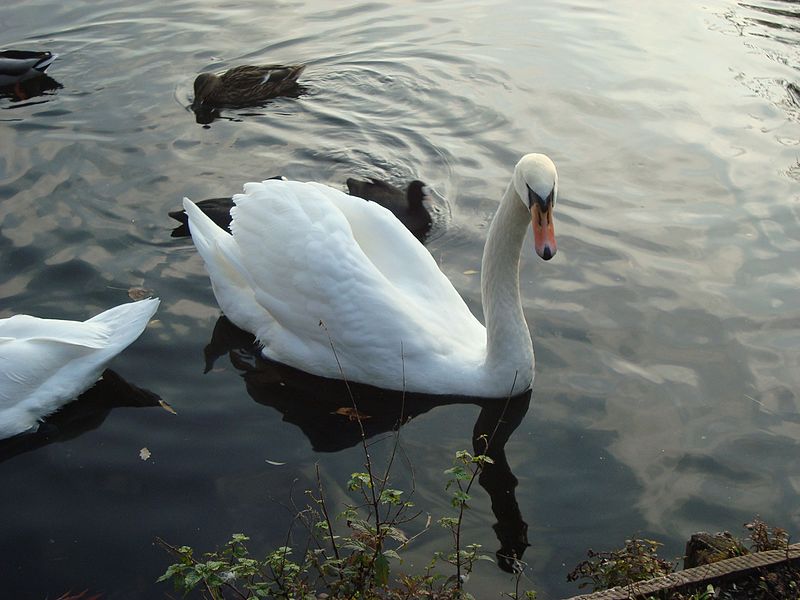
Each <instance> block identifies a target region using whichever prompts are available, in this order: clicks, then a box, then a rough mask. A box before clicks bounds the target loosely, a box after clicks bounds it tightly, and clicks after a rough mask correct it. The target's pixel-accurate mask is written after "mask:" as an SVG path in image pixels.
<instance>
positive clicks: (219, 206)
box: [167, 175, 286, 237]
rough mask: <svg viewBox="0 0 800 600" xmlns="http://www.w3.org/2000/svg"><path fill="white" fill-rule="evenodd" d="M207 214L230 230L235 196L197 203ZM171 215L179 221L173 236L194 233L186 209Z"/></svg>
mask: <svg viewBox="0 0 800 600" xmlns="http://www.w3.org/2000/svg"><path fill="white" fill-rule="evenodd" d="M269 179H286V178H285V177H284V176H283V175H276V176H274V177H270V178H269ZM196 204H197V206H198V207H199V208H200V210H202V211H203V212H204V213H205V214H206V216H208V217H209V218H210V219H211V220H212V221H214V223H216V224H217V226H218V227H222V228H223V229H225V230H226V231H228V232H230V225H231V209H232V208H233V198H232V197H231V196H223V197H220V198H207V199H205V200H200V201H199V202H197V203H196ZM167 214H168V215H169V216H170V217H172V218H173V219H175V220H176V221H178V223H180V225H178V226H177V227H176V228H175V229H173V230H172V234H171V236H172V237H189V236H191V235H192V233H191V232H190V231H189V221H188V219H187V218H186V211H185V210H183V209H180V210H172V211H170V212H169V213H167Z"/></svg>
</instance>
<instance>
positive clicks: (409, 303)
mask: <svg viewBox="0 0 800 600" xmlns="http://www.w3.org/2000/svg"><path fill="white" fill-rule="evenodd" d="M556 195H557V175H556V170H555V166H554V165H553V163H552V161H551V160H550V159H549V158H547V157H546V156H544V155H541V154H529V155H526V156H525V157H523V158H522V159H521V160H520V161H519V163H518V164H517V165H516V167H515V170H514V176H513V178H512V181H511V183H509V185H508V188H507V190H506V193H505V195H504V196H503V199H502V200H501V203H500V206H499V208H498V210H497V213H496V215H495V217H494V220H493V222H492V226H491V227H490V230H489V237H488V239H487V242H486V248H485V251H484V257H483V263H482V280H481V289H482V296H483V302H484V318H485V321H486V324H487V327H486V328H484V326H483V325H481V323H480V322H479V321H478V320H477V319H476V318H475V317H474V316H473V315H472V313H471V312H470V311H469V308H468V307H467V305H466V304H465V303H464V301H463V300H462V299H461V297H460V296H459V294H458V292H457V291H456V289H455V288H454V287H453V285H452V284H451V283H450V281H449V280H448V279H447V277H446V276H445V275H444V274H443V273H442V272H441V271H440V270H439V268H438V266H437V264H436V261H435V260H434V259H433V257H432V256H431V255H430V254H429V253H428V251H427V250H426V249H425V247H424V246H423V245H422V244H421V243H420V242H419V241H418V240H417V239H416V238H415V237H414V236H413V235H412V234H411V233H410V232H409V231H408V230H407V229H406V228H405V227H403V226H402V224H401V223H400V222H399V221H398V220H397V219H396V218H395V217H394V215H392V213H391V212H390V211H388V210H387V209H385V208H383V207H382V206H379V205H378V204H376V203H373V202H363V201H362V200H361V199H359V198H356V197H353V196H348V195H347V194H345V193H343V192H340V191H338V190H335V189H333V188H330V187H328V186H325V185H322V184H319V183H300V182H294V181H273V180H267V181H264V182H261V183H247V184H245V186H244V193H243V194H238V195H236V196H234V202H235V205H236V206H235V207H234V208H233V209H232V211H231V213H232V216H233V221H232V223H231V231H232V234H228V233H226V232H225V231H224V230H222V229H220V228H219V227H218V226H217V225H216V224H215V223H214V222H213V221H211V220H210V219H209V218H208V217H206V216H205V215H204V214H203V212H202V211H201V210H200V209H198V208H197V206H195V204H194V203H193V202H192V201H191V200H189V199H188V198H185V199H184V209H185V210H186V213H187V215H188V217H189V226H190V228H191V230H192V239H193V240H194V243H195V246H196V247H197V249H198V251H199V253H200V255H201V256H202V258H203V260H204V262H205V265H206V269H207V270H208V272H209V275H210V278H211V283H212V287H213V290H214V294H215V296H216V298H217V301H218V302H219V304H220V307H221V308H222V310H223V312H224V313H225V315H226V316H227V317H228V318H229V319H230V320H231V321H232V322H233V323H234V324H236V325H237V326H238V327H240V328H242V329H244V330H246V331H250V332H252V333H254V334H255V335H256V337H257V338H258V340H259V342H260V343H261V344H262V345H263V349H262V352H263V354H264V355H265V356H266V357H267V358H270V359H272V360H276V361H278V362H282V363H285V364H288V365H290V366H293V367H296V368H298V369H301V370H304V371H306V372H309V373H312V374H314V375H320V376H323V377H330V378H337V379H341V378H345V379H348V380H351V381H357V382H361V383H367V384H370V385H373V386H377V387H381V388H385V389H392V390H406V391H409V392H421V393H428V394H446V395H461V396H478V397H487V398H503V397H506V396H508V395H509V394H517V393H520V392H523V391H525V390H527V389H529V388H530V386H531V383H532V381H533V374H534V357H533V344H532V341H531V337H530V332H529V330H528V327H527V323H526V322H525V317H524V315H523V312H522V303H521V300H520V296H519V260H520V251H521V248H522V243H523V240H524V238H525V233H526V231H527V224H528V223H529V222H532V223H533V226H534V227H533V229H534V234H535V245H536V248H537V252H538V253H539V255H540V256H542V257H543V258H545V259H549V258H550V257H551V256H552V255H553V254H554V253H555V249H556V248H555V238H554V233H553V227H552V207H553V205H554V203H555V199H556Z"/></svg>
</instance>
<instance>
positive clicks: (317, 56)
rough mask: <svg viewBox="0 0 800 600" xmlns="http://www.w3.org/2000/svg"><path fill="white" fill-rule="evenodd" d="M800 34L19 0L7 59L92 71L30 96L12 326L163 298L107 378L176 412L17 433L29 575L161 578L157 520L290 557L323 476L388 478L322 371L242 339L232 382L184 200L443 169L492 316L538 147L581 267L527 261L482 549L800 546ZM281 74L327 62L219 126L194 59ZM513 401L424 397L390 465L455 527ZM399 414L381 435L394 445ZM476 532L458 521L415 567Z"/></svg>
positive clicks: (433, 4) (117, 590)
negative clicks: (494, 279) (283, 182)
mask: <svg viewBox="0 0 800 600" xmlns="http://www.w3.org/2000/svg"><path fill="white" fill-rule="evenodd" d="M798 42H800V9H798V5H797V4H796V3H794V2H782V1H778V0H753V1H752V2H751V3H744V2H741V3H736V2H726V1H723V0H710V1H709V2H705V3H697V2H694V1H690V0H676V1H672V2H660V3H654V2H648V3H643V2H640V1H638V0H615V1H612V2H608V1H600V0H577V1H569V2H566V1H561V2H559V1H556V0H545V1H542V2H535V3H534V2H530V3H522V2H504V1H502V0H492V1H487V2H483V3H469V2H456V1H440V2H437V1H426V2H409V1H406V2H398V3H379V2H344V3H341V2H339V3H326V2H321V1H312V0H309V1H302V0H298V1H285V2H259V3H252V4H249V3H245V2H238V1H236V0H234V1H232V2H225V3H218V2H204V1H202V0H198V1H188V0H179V1H176V2H172V3H169V4H161V3H157V2H154V1H152V0H144V1H143V2H137V3H129V2H118V1H105V2H102V3H83V2H65V3H61V2H53V1H51V0H37V1H31V0H26V1H25V2H20V1H18V0H11V5H10V6H6V8H5V10H4V11H3V15H2V17H0V46H2V47H3V48H23V49H24V48H31V49H49V50H51V51H53V52H57V53H58V54H60V58H59V59H58V60H57V61H56V62H55V63H54V64H53V65H52V66H51V67H50V69H49V71H48V72H49V74H50V75H51V76H52V77H53V79H55V80H56V81H57V82H58V83H60V84H61V86H63V87H61V88H59V89H54V90H51V91H50V92H49V93H48V94H47V95H44V96H38V97H35V98H30V99H28V100H25V101H16V102H15V101H12V100H11V99H8V98H6V99H0V140H2V145H0V265H1V266H0V317H5V316H9V315H11V314H14V313H17V312H24V313H29V314H34V315H39V316H49V317H54V318H71V319H84V318H87V317H89V316H90V315H93V314H96V313H97V312H100V311H101V310H102V309H104V308H106V307H109V306H112V305H115V304H119V303H122V302H125V301H127V300H128V290H129V289H130V288H133V287H140V288H146V289H148V290H153V293H154V294H155V295H157V296H159V297H160V298H161V300H162V304H161V308H160V310H159V313H158V315H157V321H156V322H154V323H153V324H152V325H151V326H150V327H149V328H148V330H147V331H146V332H145V334H144V335H143V336H142V337H141V338H140V339H139V340H138V341H137V342H136V343H135V344H134V345H133V346H131V347H130V348H129V349H128V350H127V351H126V352H125V353H123V354H122V355H121V356H119V357H118V358H117V359H115V360H114V361H113V363H112V365H111V366H112V367H113V368H114V370H115V371H117V372H118V373H119V374H120V375H121V376H122V377H124V378H125V379H127V380H128V381H130V382H131V383H133V384H135V385H137V386H140V387H142V388H145V389H147V390H150V391H152V392H154V393H155V394H158V395H159V396H160V397H161V398H163V399H164V400H165V401H166V402H168V403H169V405H171V406H172V408H173V409H174V410H175V411H176V412H177V415H174V414H170V413H169V412H167V411H166V410H163V409H161V408H158V407H152V408H124V407H121V408H115V409H113V410H110V411H100V412H97V411H95V412H94V413H92V415H90V416H89V417H87V418H85V419H84V420H83V421H80V422H79V424H78V425H76V426H74V427H69V426H67V425H63V426H61V427H60V428H59V426H54V427H55V429H54V432H53V433H52V435H51V436H50V438H48V439H47V440H45V441H51V442H52V443H46V444H45V443H42V444H31V445H30V446H25V445H24V444H23V445H21V446H20V445H19V444H17V445H16V446H14V447H11V448H9V447H7V445H6V446H4V447H3V450H2V451H3V454H2V457H3V458H5V460H3V462H2V463H0V478H2V482H3V485H2V487H0V511H1V512H0V514H2V515H3V516H2V518H1V519H0V557H2V561H1V563H2V565H1V566H0V576H1V577H2V582H3V594H4V595H6V594H7V597H9V598H44V597H50V598H54V597H58V596H59V595H60V594H62V593H64V592H66V591H68V590H73V591H80V590H83V589H89V590H90V591H92V592H95V593H102V594H103V598H115V599H116V598H155V597H160V596H162V595H163V594H164V593H165V592H167V591H169V588H168V587H167V586H165V585H163V584H158V585H157V584H155V579H156V578H157V577H158V576H159V575H160V574H161V573H162V572H163V570H164V569H165V568H166V566H167V565H168V564H169V562H170V557H169V556H168V555H167V554H166V553H164V552H163V551H162V550H161V549H159V548H157V547H156V546H154V545H153V539H154V538H155V537H156V536H160V537H162V538H164V539H166V540H167V541H169V542H172V543H176V544H189V545H192V546H195V547H196V548H198V549H200V550H208V549H212V548H214V547H215V546H218V545H220V544H222V543H223V542H224V541H225V540H227V539H228V537H229V535H230V534H231V533H234V532H240V531H243V532H246V533H248V534H249V535H250V536H251V537H252V539H253V541H252V543H251V547H252V549H253V550H255V551H257V552H263V551H266V550H267V549H269V548H274V547H276V546H279V545H283V544H284V543H285V540H286V536H287V531H288V529H289V524H290V521H291V518H292V515H293V509H292V508H291V506H292V501H293V500H292V499H293V498H294V501H295V502H296V503H298V504H301V505H303V504H304V503H305V499H304V497H303V490H305V489H307V488H310V487H314V486H315V485H316V482H315V475H314V472H315V465H317V464H318V465H319V467H320V471H321V473H322V478H323V481H324V484H325V486H326V488H327V490H328V493H329V499H330V501H331V502H333V503H334V504H336V506H337V507H339V508H341V506H342V503H343V502H344V501H345V498H346V497H347V492H346V490H345V484H346V481H347V478H348V476H349V474H350V473H351V472H353V471H359V470H362V463H363V456H362V451H361V450H360V448H359V446H358V444H357V443H356V442H357V436H355V437H354V436H353V424H352V422H349V421H348V420H347V416H346V415H340V414H335V407H333V408H328V405H327V404H324V403H323V402H322V400H321V399H320V401H319V402H320V406H315V404H314V402H315V397H316V396H317V395H320V396H321V395H322V391H319V390H315V389H311V390H306V391H305V396H303V394H301V393H300V392H295V391H290V392H287V393H284V394H282V393H281V389H282V388H283V386H280V384H279V383H276V381H275V380H271V381H264V382H261V383H263V384H264V388H263V389H261V388H259V387H258V382H254V380H253V377H252V376H245V377H243V373H249V371H247V370H246V368H247V365H251V364H252V360H249V359H248V357H247V356H246V355H245V354H244V353H242V352H234V353H232V354H231V355H230V357H231V358H229V356H228V355H227V354H226V353H225V352H224V349H223V350H220V351H219V352H218V354H222V356H220V357H219V358H218V359H217V361H216V363H215V365H214V368H213V369H212V370H211V371H210V372H209V373H207V374H204V373H203V370H204V364H205V359H204V348H205V346H206V345H207V344H208V343H209V340H211V337H212V332H213V331H214V327H215V323H216V322H217V318H218V317H219V309H218V307H217V304H216V302H215V299H214V297H213V294H212V292H211V287H210V285H209V281H208V278H207V276H206V274H205V271H204V268H203V264H202V262H201V260H200V257H199V256H198V255H197V253H196V251H195V249H194V247H193V246H192V244H191V243H190V242H189V241H188V240H186V239H173V238H171V237H170V229H171V227H172V224H171V223H170V220H169V218H168V217H167V215H166V213H167V211H169V210H174V209H175V208H177V207H178V206H179V204H180V200H181V198H182V197H183V196H189V197H191V198H193V199H196V200H197V199H202V198H207V197H213V196H224V195H230V194H231V193H234V192H236V191H238V190H239V189H240V186H241V184H242V183H243V182H245V181H249V180H255V179H259V180H260V179H263V178H265V177H268V176H271V175H275V174H279V173H280V174H284V175H286V176H288V177H291V178H295V179H301V180H310V179H313V180H317V181H322V182H326V183H329V184H331V185H334V186H337V187H342V188H343V186H344V181H345V179H346V178H347V177H351V176H380V177H384V178H387V179H389V180H391V181H393V182H395V183H400V182H403V181H405V180H408V179H411V178H414V177H416V178H420V179H423V180H424V181H426V182H428V183H429V184H430V185H432V186H433V187H434V188H435V189H436V191H437V192H438V193H439V194H440V195H441V197H442V198H443V199H446V200H442V201H441V202H440V203H439V212H438V214H437V226H436V229H435V231H434V234H433V235H432V236H431V239H430V241H429V244H428V247H429V249H430V251H431V252H432V254H433V255H434V256H435V257H436V259H437V261H438V262H439V264H440V265H441V267H442V269H443V270H444V272H445V273H446V274H447V275H448V276H449V277H450V278H451V280H452V281H453V283H454V285H455V286H456V287H457V289H458V290H459V291H460V292H461V293H462V294H463V296H464V297H465V299H466V300H467V302H468V304H469V305H470V307H471V308H473V310H475V311H476V313H478V314H480V286H479V274H478V273H477V271H478V269H479V268H480V257H481V252H482V245H483V240H484V238H485V235H486V231H487V225H488V222H489V220H490V218H491V216H492V214H493V211H494V209H495V207H496V205H497V201H498V199H499V197H500V195H501V193H502V191H503V190H504V188H505V185H506V183H507V181H508V178H509V176H510V174H511V170H512V167H513V164H514V163H515V162H516V160H517V159H518V158H519V156H521V155H522V154H524V153H526V152H531V151H539V152H545V153H547V154H549V155H550V156H551V157H552V158H553V159H554V161H555V162H556V164H557V165H558V168H559V175H560V199H559V204H558V206H557V216H556V233H557V236H558V240H559V253H558V255H557V256H556V257H555V259H554V260H552V261H550V262H547V263H545V262H543V261H540V260H538V259H536V257H535V255H534V253H533V249H532V246H530V251H529V252H527V253H526V254H525V255H524V256H523V261H522V270H521V287H522V295H523V301H524V307H525V311H526V314H527V318H528V321H529V324H530V326H531V331H532V333H533V334H534V336H535V337H534V343H535V349H536V355H537V376H536V381H535V385H534V392H533V397H532V399H531V401H530V404H529V405H528V404H527V403H526V402H524V401H523V402H521V403H517V404H515V405H514V406H513V407H511V408H512V409H513V410H512V413H513V414H512V416H511V417H509V418H507V421H509V423H510V425H509V426H508V427H507V430H506V431H505V434H506V435H507V436H508V441H507V443H506V444H505V448H504V449H505V456H506V458H507V462H508V468H507V469H504V470H502V472H500V471H498V473H499V474H500V475H502V477H500V478H499V479H502V481H501V483H500V484H499V487H498V486H495V487H494V488H493V487H492V485H489V484H487V485H486V486H485V487H476V488H475V489H474V491H473V500H472V502H471V510H470V511H469V512H468V515H467V518H466V522H465V534H464V537H465V539H466V540H468V541H470V542H477V543H480V544H482V545H483V547H484V549H485V550H486V551H487V553H489V554H491V555H494V553H495V551H496V550H497V549H498V548H500V547H501V545H503V546H504V547H507V546H508V545H509V544H512V545H513V544H514V543H516V545H517V547H524V546H525V543H526V540H527V544H529V545H530V546H529V547H528V548H527V549H526V550H525V553H524V556H523V558H524V560H525V561H526V562H527V564H528V566H527V569H526V571H525V579H524V580H523V586H525V587H532V588H535V589H537V590H539V593H540V596H539V597H540V598H559V597H563V596H568V595H572V594H573V593H577V588H576V586H575V585H574V584H570V583H567V582H566V581H565V576H566V573H567V572H568V571H569V570H571V568H572V567H573V566H574V565H575V564H576V563H577V562H579V561H580V560H581V559H582V558H584V557H585V552H586V550H587V549H588V548H593V549H595V550H600V549H608V548H612V547H619V546H621V545H622V543H623V541H624V539H625V538H626V537H628V536H630V535H633V534H636V533H638V534H640V535H643V536H649V537H653V538H655V539H658V540H660V541H662V542H663V543H664V544H665V547H664V549H663V555H664V556H667V557H672V556H679V555H681V554H682V552H683V544H684V542H685V540H686V539H687V538H688V537H689V535H690V534H691V533H693V532H695V531H697V530H709V531H718V530H723V529H728V530H732V531H734V532H735V533H741V532H742V530H741V524H742V523H744V522H745V521H747V520H748V519H750V518H752V516H753V515H754V514H756V513H758V514H760V515H761V516H762V517H763V518H764V519H765V520H766V521H768V522H770V523H772V524H775V525H780V526H783V527H785V528H787V529H789V530H790V531H791V532H792V533H793V534H795V535H796V534H797V532H798V531H799V530H800V508H798V507H800V503H798V501H797V496H798V492H800V447H799V446H800V443H799V441H798V440H800V410H799V408H798V404H799V402H800V401H799V396H800V354H799V353H798V347H800V294H799V293H798V290H800V266H799V265H800V186H798V181H800V163H799V162H798V160H799V157H800V94H798V88H797V87H794V86H795V85H796V84H799V83H800V73H798V67H799V66H800V50H799V48H800V45H798ZM258 62H307V63H308V68H307V70H306V72H305V74H304V76H303V81H304V84H305V86H306V90H305V93H304V94H303V95H302V96H301V97H299V98H284V99H277V100H275V101H272V102H270V103H268V105H266V106H265V107H263V108H257V109H251V110H238V111H223V113H222V115H221V118H218V119H217V120H215V121H214V122H213V123H211V124H210V126H208V127H203V126H202V125H200V124H198V123H196V122H195V118H194V115H193V114H192V113H191V112H189V111H188V110H187V108H186V107H187V105H188V104H189V103H190V101H191V95H192V81H193V79H194V76H195V75H196V73H198V72H200V71H205V70H221V69H224V68H227V67H230V66H233V65H236V64H243V63H258ZM220 335H221V334H220ZM231 359H232V360H231ZM237 367H238V368H237ZM256 379H257V378H256ZM266 379H269V377H267V378H266ZM260 389H261V391H259V390H260ZM254 399H256V400H258V401H254ZM387 402H391V401H390V400H387ZM496 409H497V407H496V406H494V407H492V406H488V407H487V406H484V407H480V406H477V405H475V404H471V403H454V404H447V405H442V406H422V407H417V408H416V409H414V410H412V411H410V412H412V413H414V414H416V413H419V414H416V416H415V417H414V418H412V419H411V420H410V421H409V422H408V423H407V424H406V425H405V426H404V427H402V429H401V433H400V446H401V448H402V450H403V453H402V456H403V460H401V461H398V462H397V463H396V466H395V470H394V473H395V475H394V477H395V481H396V484H397V485H398V486H410V485H411V481H412V476H411V474H412V473H413V483H414V486H415V493H414V501H415V502H416V504H417V506H418V507H419V508H420V509H421V510H423V511H424V512H425V513H430V514H431V515H432V516H433V518H434V519H437V518H439V517H441V516H447V515H449V514H451V511H450V508H449V505H448V495H447V493H445V491H444V489H443V488H444V482H445V476H444V475H443V470H444V469H446V468H448V467H449V466H450V465H451V457H452V455H453V453H454V452H455V451H457V450H459V449H462V448H471V447H472V434H473V427H474V426H475V424H476V420H478V419H480V420H481V421H482V422H483V421H486V420H487V419H488V420H489V421H491V419H492V418H494V419H495V421H496V418H497V415H496V412H497V410H496ZM375 410H378V409H375ZM331 413H334V414H331ZM284 415H285V416H284ZM391 422H392V420H391V418H390V419H388V420H387V419H383V420H382V419H381V418H380V417H379V416H378V415H377V414H375V416H374V421H372V423H373V425H370V427H372V429H371V430H370V432H371V433H375V434H376V435H375V437H373V438H372V439H373V440H376V441H377V442H376V444H375V445H374V446H373V452H374V454H375V458H376V460H378V461H379V462H380V460H382V459H383V458H384V457H385V456H386V455H387V454H388V452H389V451H390V450H391V447H392V443H393V439H394V438H393V437H392V436H391V435H390V434H388V433H380V432H381V431H384V432H385V431H386V429H387V428H389V426H390V424H391ZM366 423H370V421H369V420H367V421H366ZM515 425H516V428H515V427H514V426H515ZM34 446H39V447H36V448H34ZM143 448H147V449H148V451H149V452H150V458H149V459H148V460H143V459H142V458H141V457H140V451H141V450H142V449H143ZM514 478H516V481H517V482H518V483H517V485H516V487H514V482H515V479H514ZM407 489H408V488H407ZM498 490H499V491H498ZM492 495H493V497H490V496H492ZM493 505H494V512H493ZM421 520H422V521H424V517H423V518H421ZM496 523H499V524H498V525H496V526H495V524H496ZM422 524H423V523H422V522H421V523H419V524H418V525H417V527H418V528H419V527H421V526H422ZM413 529H414V528H413V527H412V530H413ZM414 531H416V530H414ZM303 539H304V538H303V535H302V532H301V531H298V530H295V531H294V539H293V541H294V543H296V544H297V545H298V546H300V547H303ZM509 540H511V541H509ZM447 547H448V536H447V534H446V533H445V532H444V531H440V530H437V529H436V527H433V528H432V529H431V531H429V532H428V533H427V534H425V535H424V536H422V537H420V538H419V540H418V541H417V543H415V545H414V546H413V547H412V548H411V550H410V551H409V554H408V562H407V563H406V564H405V565H404V566H405V567H408V568H412V567H410V565H411V564H424V563H423V561H425V560H427V558H429V557H430V556H431V553H432V552H433V551H435V550H446V549H447ZM468 589H469V590H470V591H471V592H472V593H474V594H475V595H476V596H477V597H479V598H493V597H498V590H501V589H502V590H508V591H511V590H513V582H512V577H511V575H509V574H508V573H506V572H505V571H503V570H501V569H499V568H498V567H497V566H495V565H492V564H490V563H485V562H484V563H481V564H480V565H479V566H478V568H477V569H476V572H475V573H474V574H473V576H472V578H471V579H470V581H469V583H468Z"/></svg>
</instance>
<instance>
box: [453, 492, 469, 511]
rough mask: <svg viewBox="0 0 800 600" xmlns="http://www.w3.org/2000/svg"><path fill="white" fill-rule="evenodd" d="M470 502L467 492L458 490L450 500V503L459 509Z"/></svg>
mask: <svg viewBox="0 0 800 600" xmlns="http://www.w3.org/2000/svg"><path fill="white" fill-rule="evenodd" d="M468 500H469V494H468V493H466V492H462V491H461V490H458V491H456V492H453V498H452V499H451V500H450V503H451V504H452V505H453V506H454V507H455V508H459V507H460V506H461V505H462V504H466V503H467V501H468Z"/></svg>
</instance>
